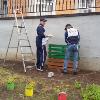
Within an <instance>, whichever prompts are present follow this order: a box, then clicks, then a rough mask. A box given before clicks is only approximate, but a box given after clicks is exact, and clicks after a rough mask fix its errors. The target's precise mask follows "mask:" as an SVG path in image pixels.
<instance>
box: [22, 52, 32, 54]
mask: <svg viewBox="0 0 100 100" xmlns="http://www.w3.org/2000/svg"><path fill="white" fill-rule="evenodd" d="M21 54H32V53H23V52H22V53H21Z"/></svg>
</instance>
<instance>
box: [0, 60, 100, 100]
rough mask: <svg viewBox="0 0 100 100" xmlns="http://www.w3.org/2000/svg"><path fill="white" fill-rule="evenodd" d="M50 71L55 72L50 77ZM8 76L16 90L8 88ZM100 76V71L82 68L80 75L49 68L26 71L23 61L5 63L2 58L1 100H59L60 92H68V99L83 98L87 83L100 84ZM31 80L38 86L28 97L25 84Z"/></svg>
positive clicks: (0, 72)
mask: <svg viewBox="0 0 100 100" xmlns="http://www.w3.org/2000/svg"><path fill="white" fill-rule="evenodd" d="M50 71H52V72H54V77H51V78H48V72H50ZM8 77H13V78H14V83H15V89H14V90H11V91H9V90H7V88H6V82H7V78H8ZM99 78H100V72H93V71H83V70H80V72H79V73H78V75H72V73H69V74H67V75H63V74H62V73H61V72H60V71H57V70H50V69H49V70H48V69H47V68H45V71H44V72H39V71H36V69H35V68H33V69H30V70H27V72H26V73H24V70H23V66H22V62H17V61H7V62H6V65H4V64H3V61H2V60H0V100H57V96H58V93H59V92H66V93H67V94H68V100H83V99H82V90H81V89H82V88H85V87H86V86H87V84H89V85H90V84H93V83H94V84H96V85H100V79H99ZM30 81H34V82H35V83H36V87H35V90H34V92H33V96H32V97H26V96H25V86H26V84H28V82H30ZM80 84H81V85H80ZM86 100H89V99H86ZM93 100H94V99H93ZM97 100H100V99H97Z"/></svg>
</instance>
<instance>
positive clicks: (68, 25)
mask: <svg viewBox="0 0 100 100" xmlns="http://www.w3.org/2000/svg"><path fill="white" fill-rule="evenodd" d="M68 27H70V28H73V27H72V25H71V24H66V26H65V30H67V28H68Z"/></svg>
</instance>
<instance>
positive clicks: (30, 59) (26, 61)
mask: <svg viewBox="0 0 100 100" xmlns="http://www.w3.org/2000/svg"><path fill="white" fill-rule="evenodd" d="M33 60H35V59H24V61H26V62H27V61H33Z"/></svg>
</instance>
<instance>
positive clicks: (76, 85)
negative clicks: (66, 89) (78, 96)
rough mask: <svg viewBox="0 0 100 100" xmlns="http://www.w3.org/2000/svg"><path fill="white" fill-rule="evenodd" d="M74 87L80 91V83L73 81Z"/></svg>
mask: <svg viewBox="0 0 100 100" xmlns="http://www.w3.org/2000/svg"><path fill="white" fill-rule="evenodd" d="M74 86H75V88H77V89H80V88H81V83H80V82H78V81H76V80H75V83H74Z"/></svg>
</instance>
